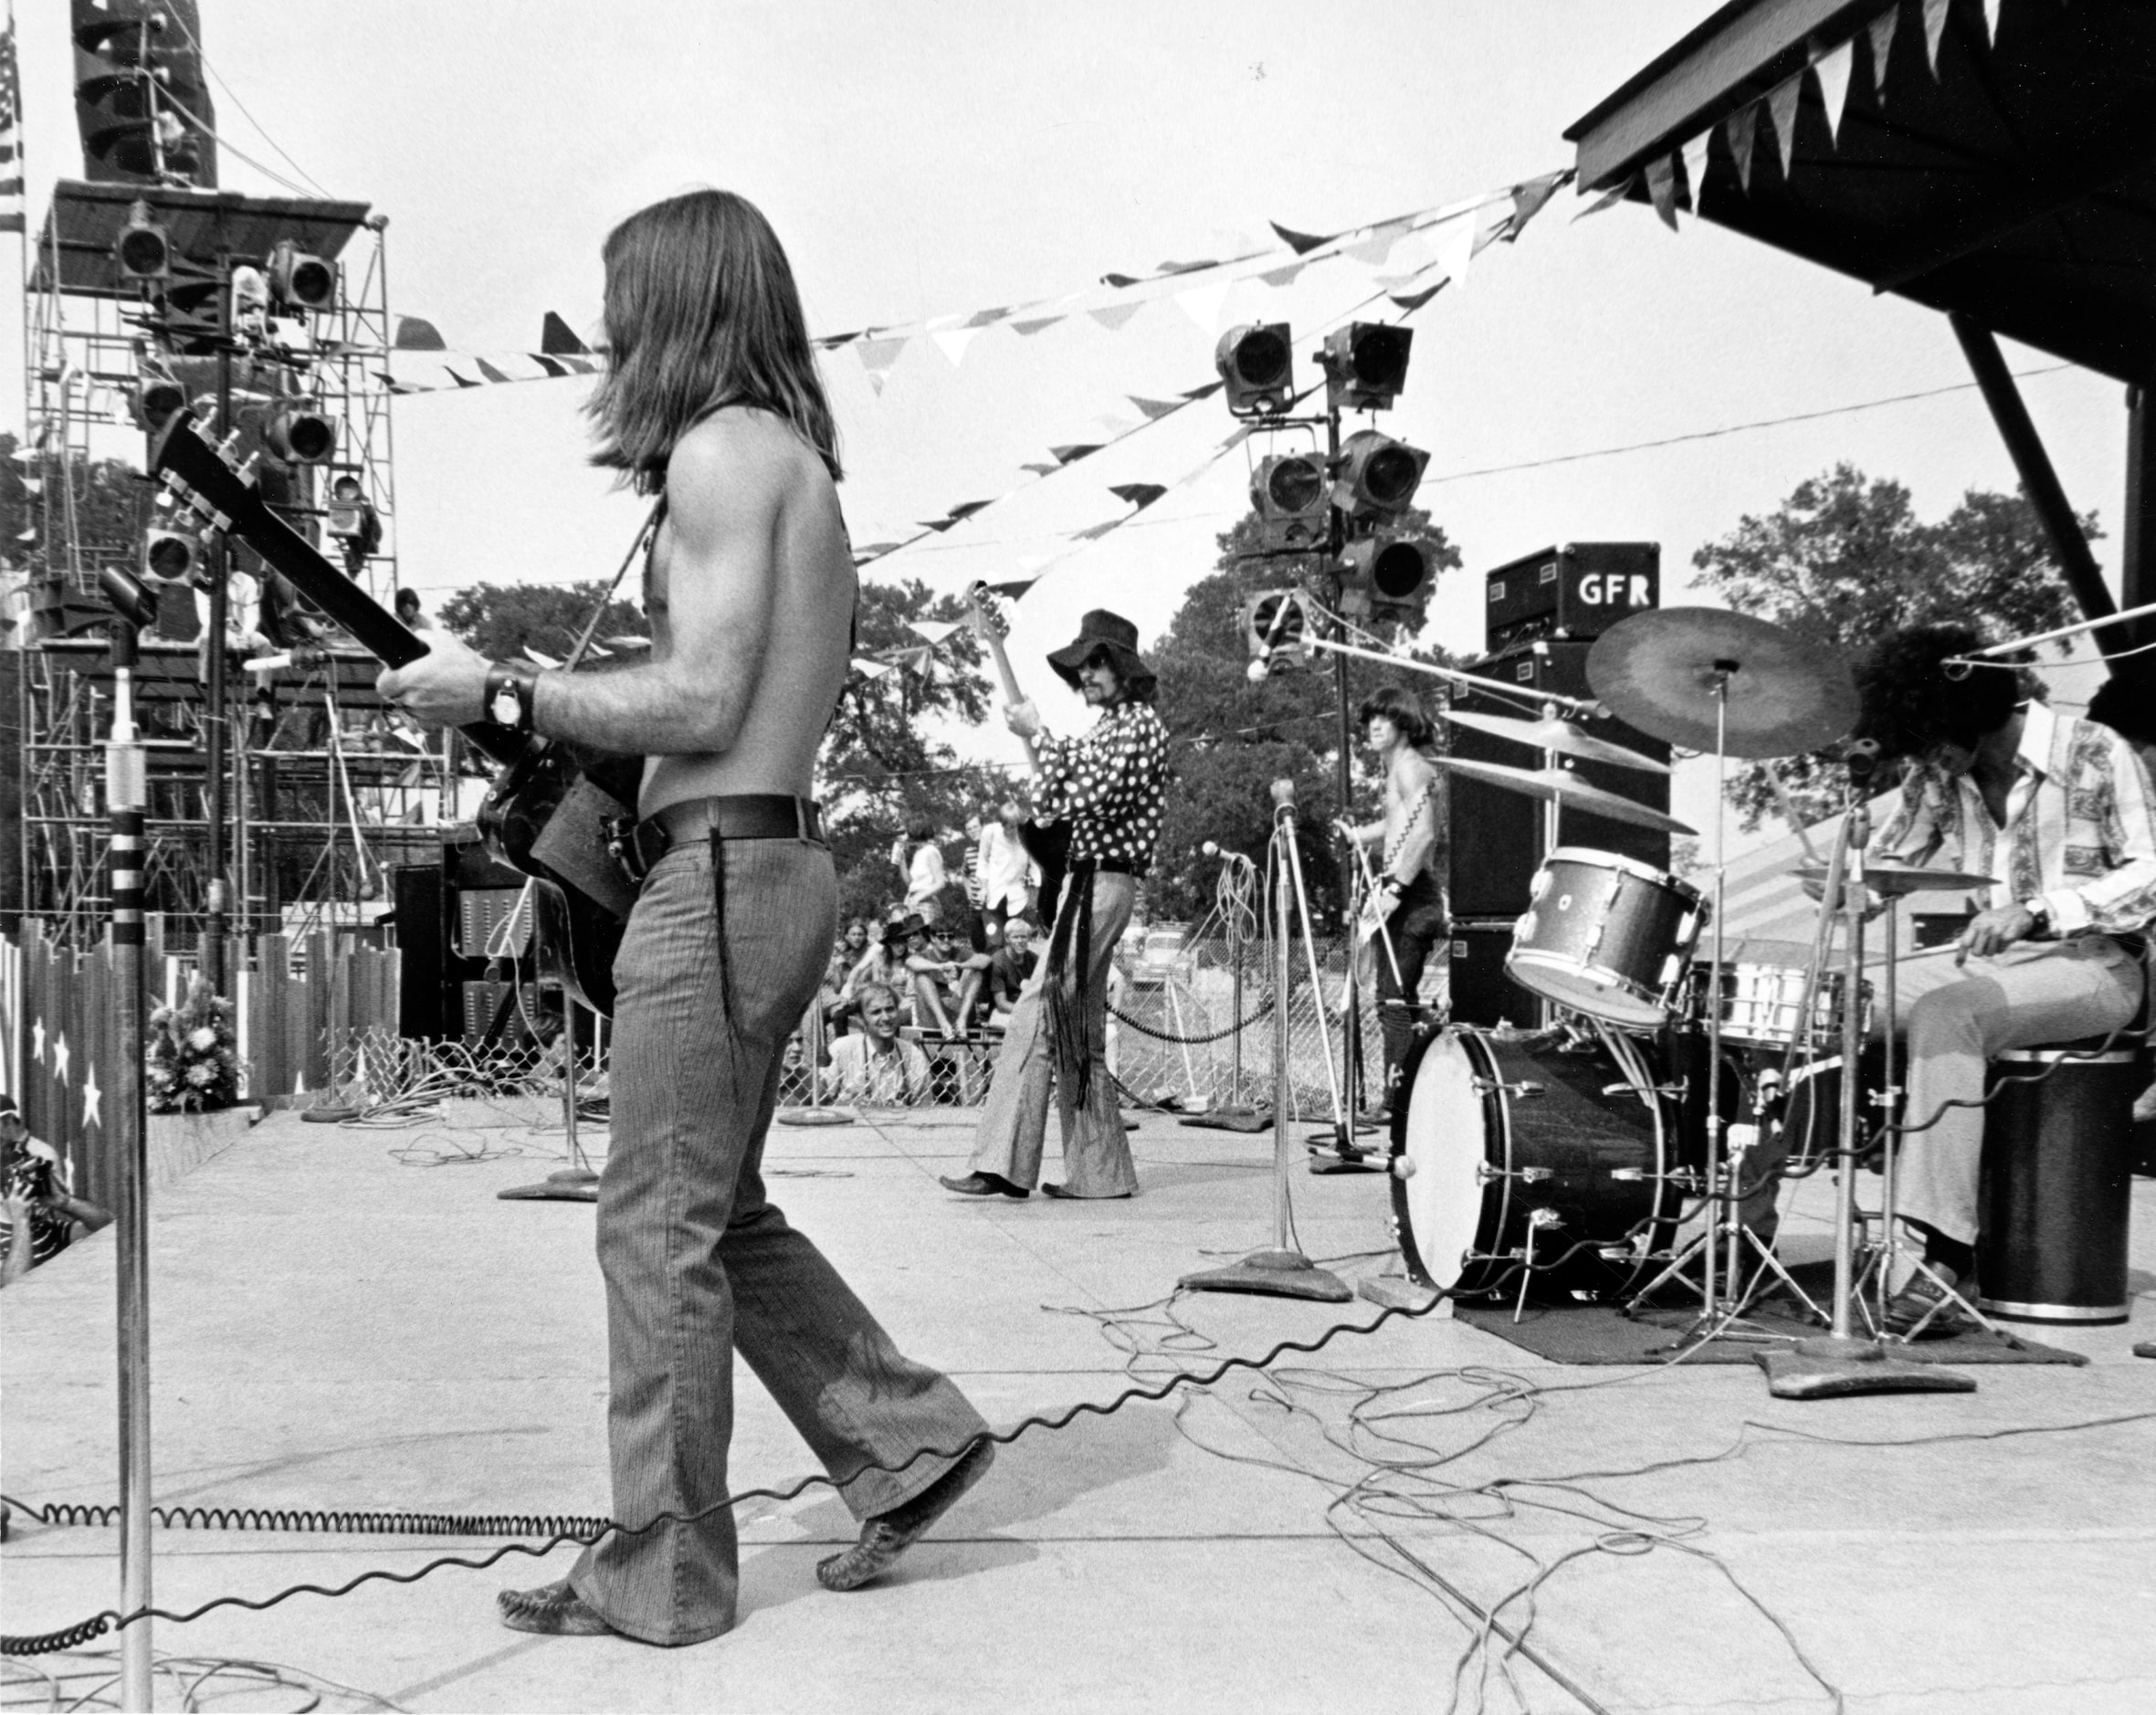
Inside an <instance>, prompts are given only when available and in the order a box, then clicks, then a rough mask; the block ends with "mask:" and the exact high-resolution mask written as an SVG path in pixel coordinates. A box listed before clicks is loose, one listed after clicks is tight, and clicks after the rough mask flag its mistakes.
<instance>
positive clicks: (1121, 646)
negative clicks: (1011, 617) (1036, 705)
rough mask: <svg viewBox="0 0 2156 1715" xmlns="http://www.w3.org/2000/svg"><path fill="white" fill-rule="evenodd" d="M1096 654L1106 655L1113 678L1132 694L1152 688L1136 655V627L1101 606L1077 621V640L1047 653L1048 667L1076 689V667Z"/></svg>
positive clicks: (1148, 672) (1150, 678)
mask: <svg viewBox="0 0 2156 1715" xmlns="http://www.w3.org/2000/svg"><path fill="white" fill-rule="evenodd" d="M1096 655H1105V656H1107V657H1108V658H1109V660H1110V662H1111V663H1112V664H1113V665H1114V667H1115V670H1116V677H1117V678H1119V679H1121V680H1122V681H1123V683H1124V684H1125V685H1127V686H1128V687H1129V688H1130V689H1131V691H1132V692H1133V693H1135V694H1136V695H1138V696H1141V697H1142V696H1144V695H1145V694H1146V693H1147V692H1148V691H1150V690H1152V687H1153V670H1152V668H1150V667H1148V666H1147V665H1146V664H1145V658H1144V657H1143V656H1142V655H1141V654H1139V653H1138V627H1137V626H1134V625H1132V624H1131V622H1130V621H1129V620H1128V619H1125V618H1124V617H1123V616H1122V615H1120V614H1111V613H1110V612H1109V611H1108V609H1107V608H1105V607H1096V608H1095V609H1093V611H1092V612H1091V613H1089V614H1088V615H1087V616H1085V617H1084V618H1083V619H1081V620H1079V621H1078V641H1077V642H1075V643H1072V644H1070V645H1068V646H1067V647H1064V648H1060V649H1056V650H1052V651H1050V653H1049V655H1048V665H1049V666H1050V667H1052V668H1055V669H1056V672H1057V676H1058V677H1059V678H1061V679H1062V680H1063V682H1064V683H1065V684H1066V685H1068V686H1069V687H1070V688H1071V689H1073V690H1076V689H1078V668H1081V667H1083V666H1085V664H1086V663H1087V662H1088V661H1089V660H1091V659H1092V658H1093V657H1094V656H1096Z"/></svg>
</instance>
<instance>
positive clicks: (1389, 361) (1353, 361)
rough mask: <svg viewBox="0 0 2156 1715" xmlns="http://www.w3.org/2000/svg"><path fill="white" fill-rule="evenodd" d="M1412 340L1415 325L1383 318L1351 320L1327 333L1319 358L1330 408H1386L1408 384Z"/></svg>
mask: <svg viewBox="0 0 2156 1715" xmlns="http://www.w3.org/2000/svg"><path fill="white" fill-rule="evenodd" d="M1414 342H1415V330H1414V329H1412V328H1395V327H1393V326H1390V325H1389V324H1387V323H1385V322H1383V321H1351V322H1350V323H1349V324H1348V325H1347V326H1346V327H1344V328H1335V329H1334V330H1333V331H1331V332H1330V333H1328V334H1327V335H1326V336H1325V349H1324V351H1323V352H1321V353H1320V356H1319V360H1318V361H1319V362H1320V363H1321V364H1323V365H1324V369H1325V384H1326V391H1327V393H1328V394H1330V396H1331V404H1332V405H1333V408H1334V409H1335V410H1341V411H1383V410H1385V409H1387V408H1389V407H1390V406H1391V405H1392V403H1393V401H1394V399H1395V398H1397V397H1398V396H1399V395H1400V394H1401V393H1402V392H1403V391H1404V389H1405V388H1406V386H1407V352H1408V348H1409V347H1410V346H1411V345H1412V344H1413V343H1414Z"/></svg>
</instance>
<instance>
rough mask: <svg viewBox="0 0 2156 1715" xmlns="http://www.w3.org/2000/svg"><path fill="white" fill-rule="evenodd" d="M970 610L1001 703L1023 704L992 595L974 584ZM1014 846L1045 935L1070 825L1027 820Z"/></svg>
mask: <svg viewBox="0 0 2156 1715" xmlns="http://www.w3.org/2000/svg"><path fill="white" fill-rule="evenodd" d="M969 599H970V600H971V602H972V603H973V635H974V636H975V637H979V638H980V639H981V641H982V642H983V644H985V645H987V647H988V653H989V655H990V657H991V658H994V662H995V676H996V678H997V679H1001V680H1002V681H1003V690H1004V702H1005V703H1017V702H1023V701H1024V700H1025V699H1024V698H1023V697H1021V696H1020V695H1019V694H1018V676H1017V675H1016V674H1015V673H1014V672H1012V671H1011V658H1010V657H1009V656H1008V655H1007V654H1005V653H1004V637H1008V636H1009V635H1010V630H1011V625H1010V621H1009V620H1007V619H1005V618H1004V615H1003V611H1002V609H1000V608H999V607H997V606H996V605H995V592H994V590H992V589H990V588H989V587H988V585H987V584H974V585H973V589H972V591H971V592H970V594H969ZM1021 742H1023V743H1024V744H1025V760H1026V762H1027V763H1029V764H1030V765H1031V766H1032V768H1033V772H1034V773H1035V774H1036V775H1037V774H1038V773H1040V766H1041V759H1040V754H1039V752H1036V750H1035V749H1034V748H1033V741H1032V740H1031V739H1025V740H1023V741H1021ZM1018 843H1019V844H1020V845H1021V846H1023V847H1025V855H1026V856H1027V857H1030V858H1032V859H1033V861H1034V863H1035V864H1036V866H1037V867H1038V868H1039V869H1040V872H1041V888H1040V923H1041V932H1042V933H1043V934H1046V933H1047V932H1048V931H1049V930H1050V929H1052V928H1053V927H1054V926H1055V922H1056V907H1057V903H1058V902H1059V901H1060V900H1061V899H1062V897H1063V878H1064V877H1065V875H1066V874H1067V873H1068V871H1069V868H1070V823H1069V822H1068V821H1067V820H1060V819H1059V820H1057V821H1052V822H1044V821H1042V820H1040V819H1039V818H1038V817H1036V816H1028V817H1027V818H1026V819H1025V822H1024V823H1022V824H1021V825H1020V826H1019V828H1018Z"/></svg>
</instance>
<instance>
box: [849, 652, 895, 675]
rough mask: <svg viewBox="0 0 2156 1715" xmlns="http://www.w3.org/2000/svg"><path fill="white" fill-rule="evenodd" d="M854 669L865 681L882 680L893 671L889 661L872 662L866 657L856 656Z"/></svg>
mask: <svg viewBox="0 0 2156 1715" xmlns="http://www.w3.org/2000/svg"><path fill="white" fill-rule="evenodd" d="M853 667H854V671H855V672H857V673H858V674H859V675H860V676H861V677H862V678H863V679H881V678H882V677H883V676H884V675H885V674H886V673H888V672H889V671H890V670H891V664H890V663H889V661H871V660H869V659H868V658H867V657H866V656H856V657H855V658H854V663H853Z"/></svg>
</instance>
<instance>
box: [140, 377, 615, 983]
mask: <svg viewBox="0 0 2156 1715" xmlns="http://www.w3.org/2000/svg"><path fill="white" fill-rule="evenodd" d="M150 474H151V475H152V477H155V478H157V479H161V480H162V481H163V483H164V484H165V486H166V487H167V488H169V489H172V491H173V492H174V494H175V495H177V496H178V497H179V498H180V499H181V500H183V501H184V502H185V503H186V505H187V507H188V508H189V510H192V511H193V512H194V513H195V515H196V517H197V518H199V519H200V520H201V521H202V522H203V524H204V526H205V529H206V530H209V531H226V532H228V533H230V534H232V535H235V536H237V537H238V538H239V539H240V540H241V541H242V542H246V543H247V546H248V547H250V548H252V549H254V551H255V552H257V553H258V554H260V555H261V556H262V558H263V560H264V561H265V562H266V563H268V565H269V566H270V567H271V568H272V569H274V570H275V571H277V572H279V573H282V574H283V575H284V576H285V577H286V578H288V579H289V580H290V582H291V584H292V585H293V587H295V588H296V589H298V590H299V592H300V594H302V595H304V596H305V597H306V598H307V599H308V600H309V601H310V602H312V603H313V604H314V605H316V606H317V607H319V608H321V611H322V612H323V613H325V614H327V615H328V616H330V618H331V619H332V620H334V621H335V622H336V623H337V624H338V625H340V626H343V628H344V629H345V630H346V631H348V632H350V633H351V634H352V637H353V638H354V639H355V640H356V641H357V642H358V643H359V646H360V647H362V648H363V649H365V650H367V651H368V652H369V653H370V654H372V655H373V656H374V657H375V658H377V659H378V660H380V661H381V662H383V663H384V665H385V666H388V667H404V666H405V665H407V664H408V663H410V662H413V661H416V660H417V659H418V658H420V657H421V656H423V655H425V654H426V644H425V643H423V642H421V641H420V639H419V638H418V637H415V636H414V635H413V634H412V632H410V631H409V630H407V629H406V628H405V626H404V625H403V624H402V623H400V622H399V620H398V619H397V617H396V616H395V615H394V614H392V613H391V612H389V611H388V609H386V608H384V606H383V605H381V604H380V603H379V602H377V601H375V600H374V598H373V596H371V595H369V594H367V593H366V592H365V591H364V590H363V589H362V588H360V586H359V585H358V584H354V583H353V582H352V580H351V579H350V578H349V577H347V576H345V574H344V573H342V572H341V571H340V570H338V568H337V567H335V566H333V565H331V563H329V562H328V561H327V560H325V559H324V558H323V557H322V555H321V552H320V550H318V549H317V548H316V547H315V546H314V544H313V543H311V542H309V541H308V540H307V539H306V538H305V537H303V536H301V535H300V533H299V532H298V531H295V530H293V528H292V527H291V526H290V525H289V524H288V523H287V522H286V521H284V520H283V519H282V518H280V517H279V516H278V514H277V513H276V512H274V511H272V510H270V509H269V507H268V504H267V503H266V502H265V501H264V500H263V498H262V496H261V495H260V494H259V493H258V492H257V491H256V489H255V486H254V484H253V482H252V481H251V480H250V479H248V478H247V476H245V475H243V474H242V473H241V471H239V470H238V469H237V468H235V467H234V466H233V464H232V463H231V461H230V460H229V459H228V458H226V455H225V454H224V453H223V452H222V451H221V450H220V449H219V448H217V447H215V446H213V445H211V444H210V442H209V441H207V440H205V438H204V437H203V435H202V433H201V431H200V430H199V429H197V428H196V427H195V416H194V413H192V412H189V411H183V412H181V413H179V415H178V416H174V418H173V420H172V421H171V422H170V423H169V424H167V425H166V426H165V427H164V430H163V433H162V434H160V435H159V437H158V438H157V442H156V444H155V446H154V447H152V450H151V457H150ZM461 731H463V733H464V735H465V737H466V738H467V739H468V740H469V741H470V742H471V744H472V746H473V748H474V749H475V750H477V751H479V752H480V753H481V754H482V755H484V756H488V757H490V758H492V759H493V761H494V762H496V763H499V764H500V768H501V772H500V774H498V775H497V776H496V778H495V782H494V785H493V788H492V790H491V791H489V793H488V794H487V803H486V805H485V807H484V808H483V809H482V810H481V812H480V815H479V831H480V834H481V835H482V836H483V837H484V838H485V839H486V841H487V844H488V846H489V847H490V848H491V849H492V851H493V852H494V854H495V856H497V857H500V859H501V860H502V861H503V862H504V863H506V864H508V865H509V866H510V868H514V869H516V870H517V871H518V872H519V873H521V874H522V875H526V876H529V877H531V879H532V881H533V882H534V883H535V884H536V889H537V891H538V893H539V895H540V900H539V904H540V912H539V921H540V923H541V925H542V934H541V937H540V952H539V964H540V971H541V973H542V975H544V976H548V977H552V978H553V979H554V980H556V981H558V982H559V983H561V984H562V985H563V987H564V988H565V989H567V990H568V991H569V992H570V993H571V994H573V995H574V996H575V997H576V999H577V1000H578V1001H580V1002H581V1003H582V1004H583V1005H586V1006H588V1007H590V1008H591V1009H592V1010H593V1011H594V1012H596V1013H603V1014H606V1015H612V1013H613V1011H614V955H615V951H616V950H617V949H618V948H619V946H620V944H621V936H622V931H623V928H624V927H625V925H626V920H627V918H628V914H629V907H630V906H631V905H632V904H633V903H634V902H635V898H636V895H635V893H634V891H633V890H632V889H630V887H629V885H628V883H627V881H626V879H624V877H623V876H622V874H621V870H620V868H619V867H618V866H617V865H616V864H615V862H614V859H613V856H612V854H611V853H610V852H609V851H608V850H607V847H606V837H607V836H606V831H605V823H606V818H607V817H609V816H612V815H626V814H628V813H629V810H630V806H633V805H635V804H636V784H637V781H638V779H639V777H640V774H641V771H642V768H643V762H642V759H641V758H638V757H605V758H600V757H592V756H579V755H578V754H576V753H575V752H573V751H572V750H570V749H569V748H568V747H566V746H564V745H561V744H558V743H556V742H553V741H552V740H548V739H541V738H533V737H530V736H528V735H526V734H523V733H518V732H512V731H508V730H507V729H506V728H503V727H498V726H495V725H494V724H492V723H491V722H482V723H480V724H478V725H475V726H468V727H465V728H463V729H461Z"/></svg>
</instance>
